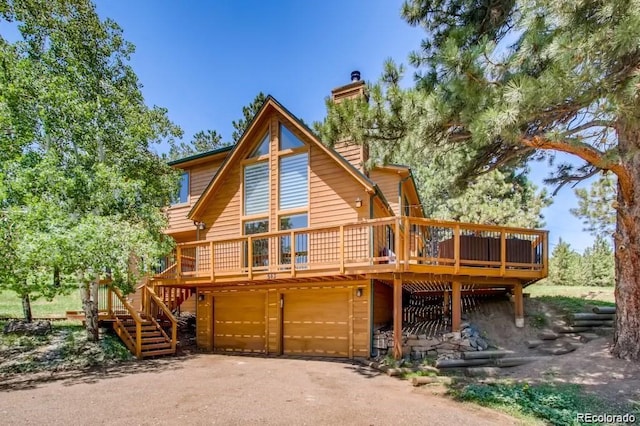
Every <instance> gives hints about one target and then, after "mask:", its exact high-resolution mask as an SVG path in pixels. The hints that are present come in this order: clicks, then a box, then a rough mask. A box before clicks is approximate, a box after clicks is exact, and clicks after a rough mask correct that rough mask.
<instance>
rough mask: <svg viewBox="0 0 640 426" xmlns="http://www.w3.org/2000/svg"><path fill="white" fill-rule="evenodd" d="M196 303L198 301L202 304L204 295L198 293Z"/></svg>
mask: <svg viewBox="0 0 640 426" xmlns="http://www.w3.org/2000/svg"><path fill="white" fill-rule="evenodd" d="M198 301H199V302H204V294H202V293H200V294H199V295H198Z"/></svg>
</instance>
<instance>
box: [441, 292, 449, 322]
mask: <svg viewBox="0 0 640 426" xmlns="http://www.w3.org/2000/svg"><path fill="white" fill-rule="evenodd" d="M443 296H444V300H443V302H442V313H443V314H444V315H446V316H449V304H450V303H451V293H449V290H445V291H444V292H443Z"/></svg>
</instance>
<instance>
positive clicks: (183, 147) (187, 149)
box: [167, 130, 231, 161]
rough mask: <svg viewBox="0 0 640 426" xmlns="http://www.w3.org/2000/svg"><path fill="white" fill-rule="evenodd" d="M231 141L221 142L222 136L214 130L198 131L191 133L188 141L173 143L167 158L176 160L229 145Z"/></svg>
mask: <svg viewBox="0 0 640 426" xmlns="http://www.w3.org/2000/svg"><path fill="white" fill-rule="evenodd" d="M229 145H231V143H228V142H223V141H222V136H221V135H219V134H218V132H216V131H215V130H206V131H199V132H198V133H196V134H195V135H193V139H192V140H191V142H189V143H185V142H180V143H179V144H177V143H173V144H172V145H171V147H170V149H169V156H168V158H167V159H168V160H170V161H171V160H178V159H180V158H185V157H188V156H190V155H196V154H202V153H204V152H207V151H213V150H214V149H218V148H222V147H225V146H229Z"/></svg>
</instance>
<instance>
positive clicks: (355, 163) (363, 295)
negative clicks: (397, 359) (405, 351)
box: [132, 81, 548, 358]
mask: <svg viewBox="0 0 640 426" xmlns="http://www.w3.org/2000/svg"><path fill="white" fill-rule="evenodd" d="M363 94H364V83H363V82H361V81H355V82H352V83H350V84H349V85H347V86H344V87H343V88H338V89H336V90H334V91H333V92H332V96H333V98H334V100H335V101H336V102H339V101H341V99H344V98H345V97H353V96H363ZM367 155H368V153H367V152H366V150H365V149H363V148H362V147H360V146H355V145H351V144H349V143H348V141H342V142H340V143H338V144H336V146H335V147H334V148H331V147H328V146H326V145H324V144H323V143H322V142H321V141H320V140H319V139H318V138H317V137H316V136H315V135H314V134H313V132H312V131H311V130H310V129H308V128H307V127H306V126H305V125H304V124H303V123H302V122H301V121H299V120H298V119H297V118H295V116H294V115H293V114H291V113H290V112H289V111H287V110H286V109H285V108H284V107H283V106H282V105H281V104H279V103H278V102H277V101H276V100H275V99H273V98H272V97H268V98H267V100H266V102H265V104H264V106H263V107H262V109H261V110H260V111H259V113H258V114H257V115H256V117H255V118H254V120H253V121H252V123H251V124H250V126H249V127H248V129H247V130H246V132H245V134H244V135H243V136H242V138H241V139H240V141H239V142H238V143H237V144H236V145H235V146H234V147H228V148H222V149H219V150H216V151H212V152H209V153H205V154H201V155H196V156H193V157H189V158H186V159H182V160H179V161H175V162H173V163H171V164H172V166H173V167H176V168H179V169H181V170H183V190H182V191H181V194H180V197H179V200H177V203H176V204H174V205H172V206H171V207H169V208H168V210H167V214H168V216H169V228H168V229H167V233H168V234H169V235H171V236H172V237H173V238H175V240H176V242H177V246H176V249H175V251H174V252H173V253H172V254H171V255H170V256H168V257H167V259H166V260H165V261H164V262H163V264H162V267H161V270H160V271H159V272H158V274H156V275H154V276H153V277H150V278H149V280H148V282H147V285H146V288H147V290H145V291H146V292H147V293H153V295H157V296H158V300H163V301H164V302H165V304H167V305H168V306H169V308H170V309H173V308H176V307H177V306H181V309H183V310H191V311H194V312H195V313H196V333H197V344H198V346H199V347H201V348H204V349H208V350H211V351H216V352H230V353H236V352H237V353H260V354H286V355H310V356H328V357H347V358H353V357H367V356H369V355H370V353H371V350H372V335H373V330H374V328H375V327H378V326H381V325H385V324H390V323H391V324H393V328H394V338H395V345H394V353H395V355H396V356H401V355H402V348H401V344H400V339H401V335H402V325H403V324H402V309H403V305H402V300H403V295H406V294H434V295H440V296H442V297H443V300H445V303H446V304H447V307H446V308H445V309H444V312H445V313H446V314H447V315H450V317H451V325H452V329H453V330H454V331H455V330H456V329H458V328H459V327H460V316H461V298H462V296H463V294H464V293H465V292H468V291H485V290H486V291H503V292H511V293H512V294H513V295H514V300H515V302H514V303H515V321H516V324H517V325H519V326H522V323H523V321H524V320H523V307H522V289H523V287H524V286H526V285H527V284H528V283H531V282H535V281H536V280H538V279H540V278H543V277H545V276H546V274H547V263H548V261H547V257H548V248H547V233H546V231H540V230H531V229H522V228H509V227H496V226H486V225H477V224H466V223H458V222H446V221H436V220H431V219H425V218H424V217H423V211H422V207H421V206H422V202H428V200H423V201H421V200H420V198H419V196H418V191H417V188H416V186H415V182H414V180H413V177H412V175H411V171H410V170H409V169H408V168H407V167H404V166H399V165H390V166H385V167H377V168H373V169H371V170H369V171H366V169H365V163H366V161H367ZM150 297H151V296H147V297H146V299H145V300H143V301H142V302H141V303H142V305H143V306H142V307H143V309H147V311H148V310H149V309H148V308H145V305H146V304H148V302H149V301H153V300H155V299H151V298H150ZM155 312H159V313H162V312H160V310H159V309H157V308H156V310H155ZM163 312H164V311H163ZM132 340H135V339H132Z"/></svg>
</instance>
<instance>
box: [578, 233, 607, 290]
mask: <svg viewBox="0 0 640 426" xmlns="http://www.w3.org/2000/svg"><path fill="white" fill-rule="evenodd" d="M582 258H583V264H584V265H585V269H586V271H585V275H586V281H585V284H586V285H590V286H599V287H604V286H613V285H614V284H615V261H614V256H613V250H612V249H611V245H610V244H609V240H608V238H607V239H605V238H603V237H601V236H598V237H596V240H595V241H594V242H593V245H592V246H591V247H587V248H586V249H585V251H584V254H583V256H582Z"/></svg>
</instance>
